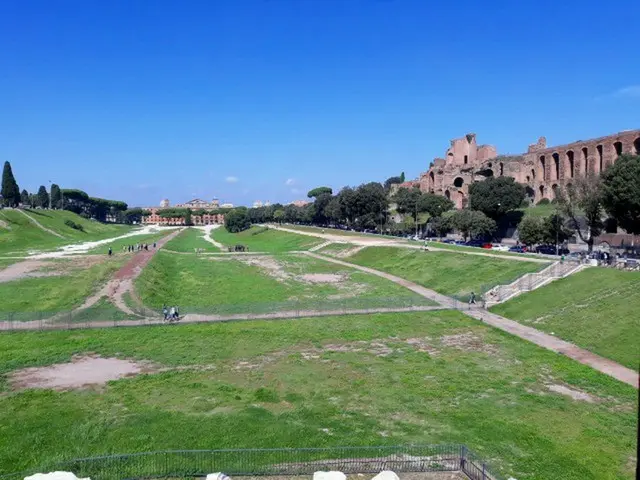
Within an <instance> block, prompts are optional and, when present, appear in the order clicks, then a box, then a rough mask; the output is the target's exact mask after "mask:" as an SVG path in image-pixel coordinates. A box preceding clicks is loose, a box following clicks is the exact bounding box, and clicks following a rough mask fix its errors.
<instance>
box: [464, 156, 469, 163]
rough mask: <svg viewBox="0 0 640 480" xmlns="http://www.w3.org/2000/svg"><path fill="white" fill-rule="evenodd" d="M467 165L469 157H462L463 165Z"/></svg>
mask: <svg viewBox="0 0 640 480" xmlns="http://www.w3.org/2000/svg"><path fill="white" fill-rule="evenodd" d="M467 163H469V155H465V156H464V164H465V165H466V164H467Z"/></svg>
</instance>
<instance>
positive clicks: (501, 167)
mask: <svg viewBox="0 0 640 480" xmlns="http://www.w3.org/2000/svg"><path fill="white" fill-rule="evenodd" d="M502 175H504V163H502V162H500V176H502Z"/></svg>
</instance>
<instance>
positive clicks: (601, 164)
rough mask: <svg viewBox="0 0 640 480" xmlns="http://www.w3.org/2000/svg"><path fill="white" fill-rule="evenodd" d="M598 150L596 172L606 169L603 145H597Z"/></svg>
mask: <svg viewBox="0 0 640 480" xmlns="http://www.w3.org/2000/svg"><path fill="white" fill-rule="evenodd" d="M596 152H597V153H598V161H597V162H596V165H595V173H600V172H602V170H603V169H604V168H603V167H604V156H603V154H602V145H597V146H596Z"/></svg>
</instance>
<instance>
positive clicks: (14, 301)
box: [0, 256, 126, 320]
mask: <svg viewBox="0 0 640 480" xmlns="http://www.w3.org/2000/svg"><path fill="white" fill-rule="evenodd" d="M125 260H126V257H125V256H118V257H112V258H110V259H107V258H106V257H105V261H103V262H100V263H98V264H95V265H93V266H91V267H89V268H83V269H80V268H78V269H72V270H70V271H68V272H66V273H65V274H63V275H60V276H52V277H42V278H28V279H23V280H15V281H11V282H5V283H0V298H1V299H2V301H1V302H0V319H1V320H5V318H7V317H8V316H9V314H13V313H15V316H14V317H13V318H14V320H32V319H35V318H38V315H37V312H44V313H43V314H44V315H45V316H46V315H48V314H51V313H54V312H59V311H63V310H71V309H73V308H75V307H78V306H80V305H82V303H83V301H84V299H85V298H86V297H87V296H89V295H90V294H91V293H93V292H94V291H96V290H97V289H98V288H99V287H100V286H102V285H103V284H104V283H105V282H106V281H107V280H108V279H109V278H110V277H111V276H112V275H113V274H114V273H115V272H116V271H117V270H118V268H120V267H121V266H122V265H123V263H124V261H125ZM64 262H73V260H71V259H69V260H64ZM55 264H56V262H51V265H52V267H51V268H53V267H54V265H55ZM45 269H46V268H45Z"/></svg>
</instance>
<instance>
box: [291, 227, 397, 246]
mask: <svg viewBox="0 0 640 480" xmlns="http://www.w3.org/2000/svg"><path fill="white" fill-rule="evenodd" d="M282 226H283V227H284V228H288V229H291V230H299V231H301V232H310V233H323V232H324V233H326V234H331V235H342V236H345V237H353V236H356V237H372V238H376V237H377V238H385V239H389V240H396V241H398V242H406V241H408V240H407V239H405V238H403V237H396V236H394V235H378V234H375V233H364V232H354V231H351V230H342V229H340V228H326V227H325V228H323V227H312V226H309V225H290V224H284V225H282Z"/></svg>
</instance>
